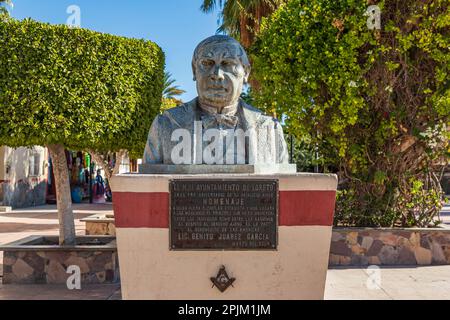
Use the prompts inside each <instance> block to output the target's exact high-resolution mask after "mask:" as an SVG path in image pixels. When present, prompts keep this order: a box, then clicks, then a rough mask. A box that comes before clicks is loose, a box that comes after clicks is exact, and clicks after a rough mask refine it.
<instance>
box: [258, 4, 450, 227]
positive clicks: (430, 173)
mask: <svg viewBox="0 0 450 320" xmlns="http://www.w3.org/2000/svg"><path fill="white" fill-rule="evenodd" d="M367 3H368V2H367V1H365V0H342V1H327V0H291V1H289V2H288V4H286V5H283V6H282V7H281V8H280V9H279V10H278V11H276V12H275V13H274V15H273V16H272V17H271V18H269V19H268V20H266V21H264V23H263V26H262V29H261V33H260V35H259V38H258V40H257V42H256V44H255V46H254V47H253V48H252V57H253V60H254V69H255V70H256V78H257V80H258V81H259V83H260V85H261V88H260V90H259V92H256V93H255V98H256V101H257V103H258V104H259V106H262V107H264V108H266V109H267V110H269V111H276V112H277V113H278V114H284V115H285V116H286V117H287V120H286V123H287V127H288V129H287V130H288V131H290V132H291V133H294V134H295V135H296V136H297V138H299V139H301V138H302V139H303V138H305V137H306V138H307V139H310V140H311V143H312V144H313V145H314V144H316V143H317V144H318V146H319V153H320V155H321V156H322V157H324V161H325V163H326V164H328V165H331V166H335V167H337V168H339V174H340V180H341V182H342V185H341V188H342V189H343V190H345V192H343V193H342V194H341V196H340V200H343V199H345V200H344V201H338V206H337V213H336V217H337V221H336V223H340V224H346V225H358V226H360V225H363V226H396V225H397V226H427V225H428V224H429V223H430V222H431V221H432V220H433V218H434V216H435V215H436V214H437V213H438V212H439V210H440V206H441V205H440V201H439V199H440V196H441V191H440V187H439V184H436V183H435V181H436V180H438V179H437V178H436V175H437V174H436V173H437V172H439V170H440V168H441V167H442V166H444V165H445V164H446V163H447V162H448V153H446V150H447V146H448V138H449V136H448V132H447V130H446V125H447V124H448V121H449V113H450V80H449V79H450V78H449V77H448V71H449V68H450V54H449V48H450V29H449V27H450V19H449V13H448V12H449V11H448V4H449V0H434V1H431V0H430V1H427V0H405V1H397V0H385V1H379V2H377V1H369V3H370V4H377V5H378V6H379V8H380V9H381V18H382V19H381V22H382V29H381V30H369V28H368V26H367V19H368V17H367V16H366V15H365V12H366V10H367V7H368V4H367ZM417 182H420V183H419V184H417ZM413 195H414V196H413ZM349 208H351V209H349ZM420 212H427V214H425V215H421V214H420ZM425 216H426V217H425Z"/></svg>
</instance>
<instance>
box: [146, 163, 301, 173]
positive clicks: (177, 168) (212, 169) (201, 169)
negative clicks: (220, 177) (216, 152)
mask: <svg viewBox="0 0 450 320" xmlns="http://www.w3.org/2000/svg"><path fill="white" fill-rule="evenodd" d="M296 172H297V165H295V164H255V165H247V164H245V165H244V164H243V165H203V164H202V165H165V164H142V165H140V166H139V173H143V174H223V173H254V174H276V173H280V174H281V173H296Z"/></svg>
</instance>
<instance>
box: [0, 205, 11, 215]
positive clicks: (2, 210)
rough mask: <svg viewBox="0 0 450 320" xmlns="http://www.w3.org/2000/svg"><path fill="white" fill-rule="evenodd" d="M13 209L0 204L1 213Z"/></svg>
mask: <svg viewBox="0 0 450 320" xmlns="http://www.w3.org/2000/svg"><path fill="white" fill-rule="evenodd" d="M11 211H12V208H11V207H5V206H0V213H7V212H11Z"/></svg>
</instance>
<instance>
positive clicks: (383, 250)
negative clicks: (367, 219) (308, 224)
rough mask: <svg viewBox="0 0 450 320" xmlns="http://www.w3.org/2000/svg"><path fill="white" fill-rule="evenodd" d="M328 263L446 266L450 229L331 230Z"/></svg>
mask: <svg viewBox="0 0 450 320" xmlns="http://www.w3.org/2000/svg"><path fill="white" fill-rule="evenodd" d="M329 264H330V266H364V265H442V264H450V230H448V229H371V228H334V229H333V236H332V239H331V248H330V260H329Z"/></svg>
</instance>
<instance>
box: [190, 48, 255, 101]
mask: <svg viewBox="0 0 450 320" xmlns="http://www.w3.org/2000/svg"><path fill="white" fill-rule="evenodd" d="M238 50H239V48H238V47H237V46H236V45H235V44H233V43H227V42H224V43H220V44H217V43H216V44H210V45H206V46H205V47H204V48H202V50H201V51H200V54H199V55H198V59H197V61H196V62H195V78H196V80H197V92H198V96H199V99H200V102H201V103H205V104H207V105H210V106H213V107H217V108H222V107H225V106H229V105H232V104H234V103H237V101H238V100H239V97H240V95H241V93H242V88H243V85H244V80H246V77H247V74H246V71H245V68H244V66H243V65H242V63H241V61H240V59H239V55H238V53H239V51H238Z"/></svg>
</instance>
